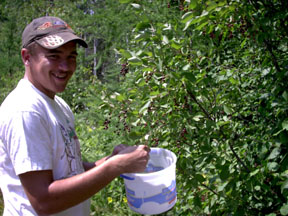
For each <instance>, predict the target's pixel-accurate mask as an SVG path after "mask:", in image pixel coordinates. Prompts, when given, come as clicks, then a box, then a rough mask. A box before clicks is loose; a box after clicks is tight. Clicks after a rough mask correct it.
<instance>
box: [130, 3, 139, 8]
mask: <svg viewBox="0 0 288 216" xmlns="http://www.w3.org/2000/svg"><path fill="white" fill-rule="evenodd" d="M131 5H132V7H134V8H136V9H140V8H141V5H139V4H131Z"/></svg>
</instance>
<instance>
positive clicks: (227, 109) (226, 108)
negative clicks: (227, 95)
mask: <svg viewBox="0 0 288 216" xmlns="http://www.w3.org/2000/svg"><path fill="white" fill-rule="evenodd" d="M224 112H225V113H226V114H227V115H230V114H232V113H233V110H232V109H231V108H230V107H229V106H227V105H224Z"/></svg>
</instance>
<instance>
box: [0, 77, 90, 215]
mask: <svg viewBox="0 0 288 216" xmlns="http://www.w3.org/2000/svg"><path fill="white" fill-rule="evenodd" d="M37 170H52V171H53V177H54V180H58V179H64V178H68V177H71V176H74V175H77V174H79V173H82V172H84V168H83V164H82V160H81V153H80V145H79V141H78V138H77V136H76V133H75V129H74V116H73V113H72V111H71V110H70V108H69V106H68V105H67V104H66V103H65V102H64V101H63V100H62V99H61V98H60V97H57V96H55V98H54V100H52V99H51V98H49V97H48V96H46V95H45V94H43V93H42V92H40V91H39V90H38V89H36V88H35V87H34V86H33V85H32V84H31V83H30V82H29V81H28V80H24V79H22V80H20V82H19V83H18V85H17V87H16V88H15V89H14V90H13V91H12V92H11V93H10V94H9V96H8V97H7V98H6V99H5V101H4V102H3V103H2V105H1V107H0V186H1V190H2V193H3V197H4V216H16V215H21V216H22V215H25V216H30V215H37V214H36V213H35V211H34V209H33V208H32V206H31V204H30V202H29V200H28V198H27V196H26V194H25V192H24V190H23V187H22V186H21V183H20V179H19V177H18V175H19V174H22V173H25V172H29V171H37ZM89 211H90V200H86V201H85V202H83V203H80V204H79V205H77V206H74V207H72V208H70V209H67V210H65V211H63V212H60V213H58V214H55V215H57V216H58V215H59V216H60V215H61V216H62V215H67V216H68V215H69V216H74V215H75V216H87V215H89Z"/></svg>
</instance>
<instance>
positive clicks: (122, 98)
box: [116, 94, 125, 102]
mask: <svg viewBox="0 0 288 216" xmlns="http://www.w3.org/2000/svg"><path fill="white" fill-rule="evenodd" d="M116 100H118V101H120V102H121V101H124V100H125V97H124V96H123V95H121V94H120V95H117V96H116Z"/></svg>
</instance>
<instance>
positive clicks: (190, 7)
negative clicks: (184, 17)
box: [189, 0, 198, 10]
mask: <svg viewBox="0 0 288 216" xmlns="http://www.w3.org/2000/svg"><path fill="white" fill-rule="evenodd" d="M197 4H198V2H197V0H191V2H190V5H189V9H192V10H193V9H194V8H196V7H197Z"/></svg>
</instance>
